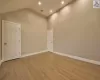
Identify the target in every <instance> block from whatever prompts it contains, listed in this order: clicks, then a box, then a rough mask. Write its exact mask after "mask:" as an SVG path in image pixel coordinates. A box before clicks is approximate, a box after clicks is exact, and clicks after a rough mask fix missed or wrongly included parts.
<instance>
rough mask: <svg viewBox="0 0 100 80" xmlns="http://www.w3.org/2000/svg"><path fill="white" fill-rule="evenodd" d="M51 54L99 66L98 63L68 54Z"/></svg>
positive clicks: (99, 62) (99, 63)
mask: <svg viewBox="0 0 100 80" xmlns="http://www.w3.org/2000/svg"><path fill="white" fill-rule="evenodd" d="M51 52H52V51H51ZM53 53H55V54H58V55H61V56H67V57H69V58H73V59H76V60H80V61H84V62H88V63H92V64H96V65H100V61H95V60H90V59H86V58H82V57H78V56H73V55H69V54H64V53H59V52H53Z"/></svg>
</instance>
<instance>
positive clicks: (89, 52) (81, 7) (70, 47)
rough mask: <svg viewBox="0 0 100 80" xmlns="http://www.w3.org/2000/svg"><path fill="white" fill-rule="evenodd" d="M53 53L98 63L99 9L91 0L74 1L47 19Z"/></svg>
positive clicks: (99, 42)
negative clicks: (52, 40) (52, 30)
mask: <svg viewBox="0 0 100 80" xmlns="http://www.w3.org/2000/svg"><path fill="white" fill-rule="evenodd" d="M49 23H50V26H51V27H53V29H54V51H56V52H60V53H65V54H70V55H75V56H79V57H83V58H88V59H92V60H97V61H100V9H93V0H76V2H74V3H73V4H70V5H69V6H66V7H65V8H63V9H62V10H61V11H59V12H57V13H55V14H54V15H52V16H51V17H50V19H49Z"/></svg>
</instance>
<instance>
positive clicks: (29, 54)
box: [21, 50, 48, 58]
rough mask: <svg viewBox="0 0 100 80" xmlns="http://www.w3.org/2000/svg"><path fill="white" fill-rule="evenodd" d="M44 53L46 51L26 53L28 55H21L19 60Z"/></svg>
mask: <svg viewBox="0 0 100 80" xmlns="http://www.w3.org/2000/svg"><path fill="white" fill-rule="evenodd" d="M44 52H48V50H44V51H40V52H35V53H28V54H25V55H22V56H21V58H23V57H27V56H32V55H36V54H41V53H44Z"/></svg>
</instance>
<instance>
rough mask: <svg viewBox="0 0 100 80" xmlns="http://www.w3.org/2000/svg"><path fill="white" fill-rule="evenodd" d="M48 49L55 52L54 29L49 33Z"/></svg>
mask: <svg viewBox="0 0 100 80" xmlns="http://www.w3.org/2000/svg"><path fill="white" fill-rule="evenodd" d="M47 47H48V51H52V52H53V29H51V30H48V31H47Z"/></svg>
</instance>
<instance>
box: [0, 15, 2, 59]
mask: <svg viewBox="0 0 100 80" xmlns="http://www.w3.org/2000/svg"><path fill="white" fill-rule="evenodd" d="M1 29H2V28H1V16H0V60H1V41H2V38H1V37H2V36H1Z"/></svg>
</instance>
